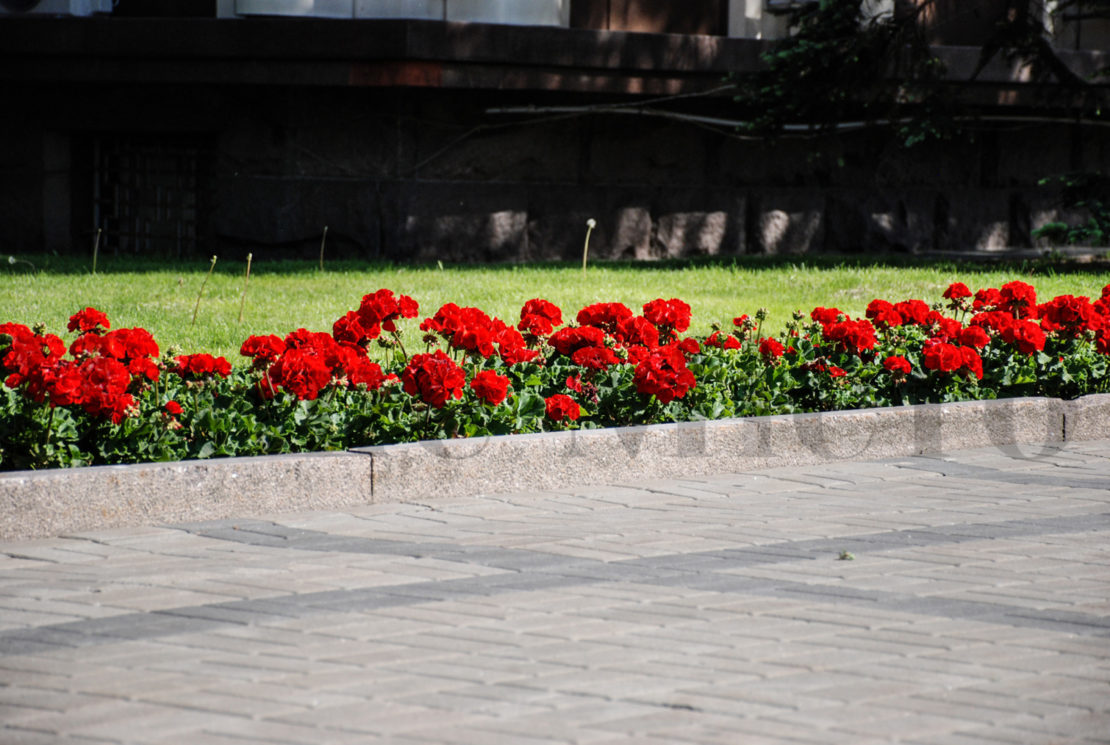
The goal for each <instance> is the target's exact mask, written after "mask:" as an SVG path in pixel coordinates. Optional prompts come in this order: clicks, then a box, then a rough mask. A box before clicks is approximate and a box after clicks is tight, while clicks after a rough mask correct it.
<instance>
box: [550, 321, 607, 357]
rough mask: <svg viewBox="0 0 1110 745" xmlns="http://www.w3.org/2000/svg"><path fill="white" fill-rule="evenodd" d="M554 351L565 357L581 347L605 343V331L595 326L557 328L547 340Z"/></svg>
mask: <svg viewBox="0 0 1110 745" xmlns="http://www.w3.org/2000/svg"><path fill="white" fill-rule="evenodd" d="M547 341H548V343H549V344H550V345H551V346H553V347H555V351H556V352H558V353H559V354H564V355H566V356H567V357H569V356H571V355H572V354H574V353H575V351H577V350H579V349H581V348H582V347H600V346H604V345H605V332H604V331H602V330H601V329H599V328H597V327H595V326H576V327H573V328H565V329H559V330H558V331H556V332H555V333H554V334H552V335H551V337H550V338H549V339H548V340H547Z"/></svg>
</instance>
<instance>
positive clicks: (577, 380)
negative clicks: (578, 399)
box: [567, 375, 582, 393]
mask: <svg viewBox="0 0 1110 745" xmlns="http://www.w3.org/2000/svg"><path fill="white" fill-rule="evenodd" d="M567 390H568V391H574V392H575V393H581V392H582V376H581V375H570V376H568V377H567Z"/></svg>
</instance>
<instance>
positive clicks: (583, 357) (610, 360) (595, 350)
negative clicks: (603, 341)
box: [570, 347, 620, 370]
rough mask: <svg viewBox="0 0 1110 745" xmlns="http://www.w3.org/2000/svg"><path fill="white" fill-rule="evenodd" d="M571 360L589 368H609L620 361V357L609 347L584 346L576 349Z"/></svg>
mask: <svg viewBox="0 0 1110 745" xmlns="http://www.w3.org/2000/svg"><path fill="white" fill-rule="evenodd" d="M570 361H571V362H573V363H574V364H576V365H581V366H582V367H585V368H587V369H589V370H608V369H609V367H610V366H612V365H615V364H617V363H619V362H620V358H619V357H617V355H615V354H614V353H613V350H612V349H609V348H608V347H582V348H581V349H576V350H574V354H572V355H571V356H570Z"/></svg>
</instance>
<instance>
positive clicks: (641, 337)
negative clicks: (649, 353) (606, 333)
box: [614, 316, 659, 347]
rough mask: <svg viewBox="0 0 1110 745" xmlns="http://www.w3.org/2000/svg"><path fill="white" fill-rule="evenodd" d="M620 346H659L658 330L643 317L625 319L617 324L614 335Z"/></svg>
mask: <svg viewBox="0 0 1110 745" xmlns="http://www.w3.org/2000/svg"><path fill="white" fill-rule="evenodd" d="M614 336H615V337H616V338H617V341H619V342H621V343H622V344H641V345H643V346H645V347H657V346H659V329H657V328H656V327H655V324H653V323H652V322H651V321H649V320H648V319H646V318H644V317H643V316H632V317H630V318H625V319H624V320H622V321H621V322H620V323H618V324H617V331H616V333H615V334H614Z"/></svg>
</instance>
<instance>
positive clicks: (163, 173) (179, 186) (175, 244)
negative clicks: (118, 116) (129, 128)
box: [93, 136, 201, 257]
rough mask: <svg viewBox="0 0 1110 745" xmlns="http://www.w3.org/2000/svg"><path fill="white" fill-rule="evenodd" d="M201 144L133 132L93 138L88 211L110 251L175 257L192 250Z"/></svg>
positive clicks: (195, 234) (194, 248)
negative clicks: (147, 136)
mask: <svg viewBox="0 0 1110 745" xmlns="http://www.w3.org/2000/svg"><path fill="white" fill-rule="evenodd" d="M200 159H201V147H200V146H199V144H197V143H187V142H166V141H163V140H158V141H154V140H148V139H144V138H135V137H120V136H111V137H100V138H97V139H96V140H95V141H94V142H93V162H94V164H95V167H94V169H93V217H94V221H95V224H96V226H97V227H98V228H100V229H101V230H102V231H103V233H102V235H101V246H102V247H103V248H104V249H106V250H110V251H112V252H114V253H121V254H143V255H151V256H174V257H180V256H185V255H190V254H194V253H196V250H197V196H198V182H199V170H200Z"/></svg>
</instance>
